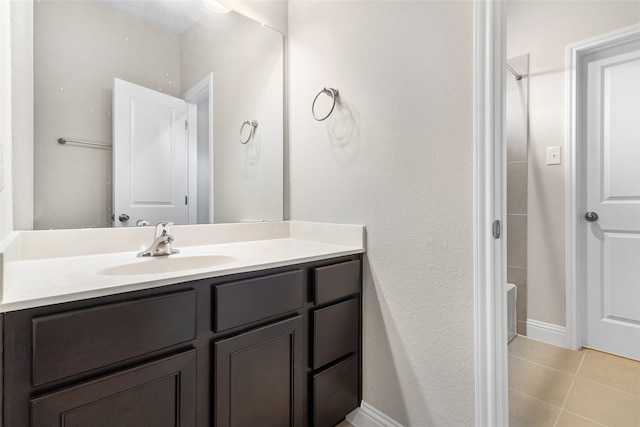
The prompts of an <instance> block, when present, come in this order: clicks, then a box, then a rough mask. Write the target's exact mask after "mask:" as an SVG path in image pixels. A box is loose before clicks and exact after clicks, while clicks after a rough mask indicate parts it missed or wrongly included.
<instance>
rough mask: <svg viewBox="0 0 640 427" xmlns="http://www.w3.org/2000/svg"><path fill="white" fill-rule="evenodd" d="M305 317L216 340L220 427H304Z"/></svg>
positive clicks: (216, 397)
mask: <svg viewBox="0 0 640 427" xmlns="http://www.w3.org/2000/svg"><path fill="white" fill-rule="evenodd" d="M302 335H303V321H302V316H297V317H294V318H293V319H289V320H285V321H282V322H278V323H275V324H272V325H269V326H265V327H262V328H259V329H255V330H253V331H250V332H247V333H244V334H241V335H237V336H235V337H232V338H229V339H225V340H222V341H218V342H216V343H215V345H214V346H215V421H216V423H215V425H216V427H255V426H261V427H270V426H272V427H284V426H295V427H297V426H300V427H301V426H302V424H303V423H302V420H303V418H302V407H303V402H302V398H303V385H302V384H303V383H302V381H303V379H304V378H303V375H304V371H303V370H304V361H303V356H304V354H303V351H304V350H303V337H302Z"/></svg>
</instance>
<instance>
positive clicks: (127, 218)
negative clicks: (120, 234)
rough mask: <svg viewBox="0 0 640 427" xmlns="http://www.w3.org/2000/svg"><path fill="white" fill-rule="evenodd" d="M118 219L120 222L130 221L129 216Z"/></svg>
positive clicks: (121, 215) (125, 215)
mask: <svg viewBox="0 0 640 427" xmlns="http://www.w3.org/2000/svg"><path fill="white" fill-rule="evenodd" d="M118 219H119V220H120V222H127V221H129V215H127V214H120V216H119V217H118Z"/></svg>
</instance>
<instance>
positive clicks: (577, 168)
mask: <svg viewBox="0 0 640 427" xmlns="http://www.w3.org/2000/svg"><path fill="white" fill-rule="evenodd" d="M639 37H640V24H637V25H632V26H629V27H625V28H621V29H619V30H616V31H612V32H609V33H605V34H602V35H599V36H596V37H592V38H589V39H587V40H582V41H580V42H577V43H573V44H571V45H568V46H567V48H566V58H567V63H566V64H567V65H566V69H567V76H566V99H567V115H566V129H567V144H566V149H565V151H566V152H565V174H566V188H565V191H566V202H565V203H566V206H565V209H566V223H565V225H566V235H565V239H566V241H565V246H566V345H567V347H569V348H571V349H572V350H578V349H580V348H581V347H582V344H585V343H586V339H587V336H586V333H587V330H586V328H585V327H583V325H584V321H585V320H586V316H587V305H586V304H587V299H586V294H587V289H586V281H585V280H584V269H585V266H586V254H587V248H586V239H585V234H586V223H585V222H584V221H582V213H583V212H586V209H587V206H586V194H585V192H586V184H585V182H586V176H585V175H586V170H585V168H584V164H585V162H586V159H587V157H586V150H583V149H581V147H580V142H579V141H580V139H581V138H582V133H583V129H584V127H583V126H584V125H585V115H586V106H585V105H584V103H585V99H584V98H583V97H582V96H581V93H580V90H579V88H580V86H581V85H582V83H583V81H584V79H585V77H586V75H585V71H586V70H585V69H584V68H583V64H582V62H583V61H582V59H583V58H584V56H585V55H588V54H591V53H594V52H597V51H599V50H603V49H608V48H611V47H615V46H617V45H620V44H623V43H626V42H628V41H629V40H631V39H634V38H639Z"/></svg>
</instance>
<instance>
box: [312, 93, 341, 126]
mask: <svg viewBox="0 0 640 427" xmlns="http://www.w3.org/2000/svg"><path fill="white" fill-rule="evenodd" d="M323 93H324V94H325V95H327V96H329V97H331V99H332V100H333V103H332V104H331V110H329V112H328V113H327V115H326V116H324V117H318V115H317V114H316V101H317V100H318V97H319V96H320V95H322V94H323ZM337 101H338V89H334V88H332V87H325V88H324V89H322V90H321V91H320V92H318V94H317V95H316V97H315V98H313V104H311V114H313V118H314V119H316V120H317V121H319V122H321V121H323V120H326V119H327V118H328V117H329V116H330V115H331V113H333V109H334V108H336V102H337Z"/></svg>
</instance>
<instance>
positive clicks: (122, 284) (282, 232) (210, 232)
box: [0, 221, 364, 312]
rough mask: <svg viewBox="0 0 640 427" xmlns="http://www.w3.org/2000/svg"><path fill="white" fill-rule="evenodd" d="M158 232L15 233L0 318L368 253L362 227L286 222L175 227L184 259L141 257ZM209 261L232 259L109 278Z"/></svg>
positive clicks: (6, 246)
mask: <svg viewBox="0 0 640 427" xmlns="http://www.w3.org/2000/svg"><path fill="white" fill-rule="evenodd" d="M153 233H154V231H153V228H152V227H144V228H137V229H83V230H54V231H32V232H14V233H13V234H12V235H11V236H9V237H8V238H7V239H5V241H3V242H2V251H1V252H0V256H1V258H2V261H3V262H2V264H1V265H2V273H3V274H2V287H1V290H2V294H1V297H2V298H1V300H0V312H6V311H14V310H20V309H24V308H30V307H37V306H42V305H49V304H57V303H61V302H68V301H75V300H80V299H86V298H94V297H99V296H104V295H110V294H115V293H122V292H129V291H134V290H140V289H147V288H152V287H157V286H163V285H169V284H174V283H180V282H185V281H191V280H197V279H204V278H210V277H219V276H225V275H229V274H234V273H242V272H249V271H257V270H262V269H267V268H273V267H281V266H286V265H293V264H299V263H303V262H308V261H314V260H320V259H326V258H333V257H339V256H345V255H351V254H357V253H362V252H364V227H363V226H359V225H337V224H319V223H306V222H290V221H286V222H273V223H252V224H213V225H198V226H174V227H173V228H172V231H171V233H172V234H173V236H174V238H175V241H174V243H173V247H174V248H177V249H179V250H180V254H178V255H170V256H169V257H168V258H167V257H152V258H137V257H136V254H137V253H138V252H139V251H141V250H143V249H145V248H146V245H148V244H150V243H151V241H152V240H153ZM112 239H115V240H116V241H115V242H114V241H113V240H112ZM143 241H145V242H146V245H145V244H143V243H142V242H143ZM181 243H182V244H181ZM123 249H129V250H123ZM210 255H219V256H222V257H229V258H225V259H224V260H225V261H226V262H224V263H222V264H220V265H213V266H210V265H207V266H204V267H203V266H197V265H196V266H195V267H196V268H190V267H187V268H184V269H181V270H178V271H170V272H165V273H156V272H154V273H149V274H122V275H120V274H106V273H105V271H109V269H113V268H116V267H120V266H123V265H126V266H129V265H130V264H137V263H142V262H156V263H158V265H161V264H160V262H165V261H166V260H168V259H169V258H171V259H172V260H170V261H169V262H173V260H174V259H176V258H187V259H185V260H182V261H186V262H187V264H186V265H187V266H189V265H190V264H189V262H190V260H194V259H195V258H192V257H200V256H210ZM160 258H162V259H160ZM196 261H197V260H196ZM163 265H166V264H163Z"/></svg>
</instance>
